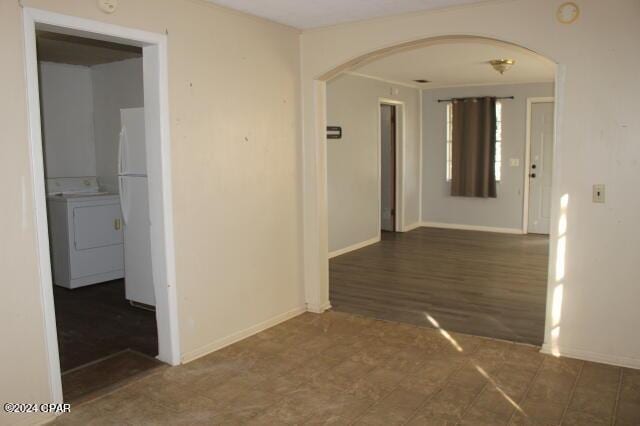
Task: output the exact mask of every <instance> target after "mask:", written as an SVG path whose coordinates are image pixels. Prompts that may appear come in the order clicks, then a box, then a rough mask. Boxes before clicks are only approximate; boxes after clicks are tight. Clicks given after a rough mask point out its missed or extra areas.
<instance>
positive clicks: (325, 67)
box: [302, 0, 640, 367]
mask: <svg viewBox="0 0 640 426" xmlns="http://www.w3.org/2000/svg"><path fill="white" fill-rule="evenodd" d="M560 3H561V2H560V1H559V0H513V1H496V2H490V3H483V4H478V5H475V6H468V7H460V8H452V9H448V10H441V11H435V12H430V13H416V14H408V15H402V16H399V17H391V18H384V19H376V20H371V21H363V22H358V23H353V24H345V25H338V26H334V27H330V28H325V29H319V30H314V31H309V32H305V33H303V35H302V58H303V62H302V90H303V108H304V114H305V115H304V127H303V128H304V145H305V149H304V153H305V157H304V170H305V188H304V197H305V205H306V206H309V207H308V208H307V210H306V211H305V216H304V219H305V224H304V226H305V249H306V250H307V253H306V254H307V256H308V257H307V258H306V263H305V268H306V271H305V274H306V276H309V277H313V276H320V275H319V274H318V272H317V271H322V270H324V268H325V266H326V260H325V259H326V244H325V245H324V246H323V244H313V243H314V242H316V241H320V242H322V238H323V237H322V236H323V235H326V223H325V222H324V218H323V216H322V215H315V216H314V215H313V214H312V212H313V211H316V212H317V211H318V210H317V208H316V207H319V208H320V209H323V208H325V209H326V205H324V204H323V197H322V195H321V194H322V193H323V192H324V191H325V186H324V184H323V182H324V179H325V178H326V176H325V173H324V169H323V164H324V161H323V156H324V154H323V151H322V148H321V147H320V145H319V142H318V140H317V139H316V132H317V127H316V126H318V127H320V125H319V124H318V123H319V121H318V118H319V114H320V113H319V112H318V111H317V110H316V108H315V102H316V99H322V97H321V96H320V95H318V93H320V92H321V90H319V89H321V88H322V87H321V86H322V85H321V84H320V85H319V84H318V83H315V82H314V79H318V78H319V77H321V76H322V75H323V74H325V73H327V72H329V71H330V70H332V69H334V68H336V67H338V66H340V65H341V64H344V63H346V62H348V61H351V60H353V59H355V58H358V57H359V56H361V55H365V54H367V53H370V52H373V51H376V50H378V49H384V48H388V47H391V46H394V45H397V44H399V43H404V42H410V41H415V40H420V39H424V38H429V37H436V36H443V35H458V34H463V35H480V36H486V37H492V38H497V39H501V40H504V41H509V42H513V43H516V44H519V45H521V46H524V47H527V48H529V49H532V50H534V51H536V52H538V53H540V54H542V55H545V56H547V57H549V58H551V59H553V60H554V61H556V62H558V63H559V64H560V69H561V70H564V71H565V72H566V73H565V74H564V76H563V77H561V80H560V84H559V85H558V86H559V87H558V90H559V92H560V100H559V103H558V105H557V106H558V113H559V119H560V121H559V123H558V126H557V132H558V139H557V142H558V144H557V150H556V157H555V158H556V160H557V161H556V168H555V171H556V174H555V177H554V178H555V192H554V193H553V205H552V217H553V222H552V223H553V225H552V235H551V240H552V241H551V271H550V280H549V292H548V294H549V297H550V298H552V297H553V295H554V293H555V294H558V292H555V289H556V286H557V285H559V284H561V285H563V289H564V290H563V292H564V297H563V298H562V301H561V302H558V304H557V305H558V306H559V307H560V309H559V311H560V313H561V315H560V318H556V319H555V321H554V319H553V318H552V317H551V310H550V309H548V310H547V312H548V321H547V331H546V343H547V345H548V346H547V348H548V349H555V350H556V351H557V352H560V353H563V354H567V355H573V356H577V357H581V358H590V359H599V360H603V361H607V362H615V363H619V364H626V365H634V366H636V367H640V339H638V336H637V330H636V328H637V327H636V324H638V323H640V310H638V309H637V306H636V305H637V301H638V300H640V286H638V284H637V283H638V282H639V281H640V269H639V268H638V267H637V258H638V253H639V252H640V225H638V221H637V215H638V211H640V198H639V197H637V196H636V195H635V194H637V192H638V180H639V177H638V176H640V143H638V134H640V121H639V120H638V99H639V98H640V81H639V80H638V78H637V74H638V69H640V50H638V40H640V25H638V22H639V20H640V2H638V1H637V0H617V1H615V2H610V1H606V2H605V1H600V0H579V1H576V3H578V4H579V6H580V7H581V9H582V13H581V15H580V18H579V20H578V21H577V22H576V23H575V24H573V25H564V24H560V23H558V22H557V21H556V19H555V16H556V8H557V7H558V5H559V4H560ZM596 183H604V184H606V188H607V189H606V190H607V202H606V204H604V205H602V204H593V203H592V202H591V189H592V184H596ZM564 194H568V198H569V203H568V207H567V209H566V212H563V211H562V210H561V207H560V198H561V197H562V196H563V195H564ZM565 213H566V217H567V231H566V234H562V235H559V233H558V221H559V219H560V217H561V214H565ZM558 241H565V242H566V255H565V256H562V257H561V258H557V254H558V252H559V251H558V250H557V249H556V247H557V244H558ZM556 265H561V266H562V265H563V266H564V274H562V273H561V271H562V268H556ZM556 269H558V277H557V278H556ZM314 284H317V285H313V286H309V292H308V294H310V295H312V296H313V297H315V298H316V299H317V300H315V301H314V303H316V304H318V305H322V304H323V301H324V300H326V299H327V298H328V285H327V280H326V274H325V275H324V276H322V278H321V279H320V280H319V281H316V283H314ZM311 287H312V288H311ZM312 290H314V291H315V293H314V291H312ZM558 300H559V299H558ZM549 305H551V303H549ZM556 312H557V311H556ZM552 329H553V330H555V331H554V336H555V337H553V336H552V334H551V331H552Z"/></svg>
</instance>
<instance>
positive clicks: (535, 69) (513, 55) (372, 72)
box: [353, 40, 555, 89]
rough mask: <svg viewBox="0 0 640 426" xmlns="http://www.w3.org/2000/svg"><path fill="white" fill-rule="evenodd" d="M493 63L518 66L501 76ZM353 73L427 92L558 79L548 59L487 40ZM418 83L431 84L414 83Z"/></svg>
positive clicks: (453, 44)
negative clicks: (510, 62) (511, 61)
mask: <svg viewBox="0 0 640 426" xmlns="http://www.w3.org/2000/svg"><path fill="white" fill-rule="evenodd" d="M491 59H514V60H515V61H516V63H515V65H513V67H512V68H511V69H510V70H508V71H507V72H505V73H504V74H502V75H501V74H499V73H498V72H496V71H495V70H494V69H493V68H492V67H491V65H489V64H488V61H490V60H491ZM353 71H354V73H355V74H363V75H366V76H370V77H374V78H378V79H382V80H388V81H392V82H398V83H403V84H409V85H412V86H416V87H421V88H425V89H427V88H438V87H451V86H467V85H484V84H518V83H533V82H552V81H554V78H555V65H554V64H553V62H551V61H549V60H548V59H546V58H544V57H542V56H540V55H537V54H535V53H533V52H531V51H529V50H526V49H523V48H520V47H516V46H512V45H509V44H504V43H497V42H491V41H484V40H465V41H449V42H446V43H440V44H434V45H431V46H427V47H423V48H420V49H414V50H409V51H404V52H400V53H396V54H394V55H390V56H387V57H384V58H382V59H378V60H376V61H374V62H371V63H368V64H365V65H363V66H361V67H359V68H357V69H355V70H353ZM417 79H425V80H429V81H430V83H426V84H419V83H416V82H414V80H417Z"/></svg>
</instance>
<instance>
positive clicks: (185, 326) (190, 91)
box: [0, 0, 304, 423]
mask: <svg viewBox="0 0 640 426" xmlns="http://www.w3.org/2000/svg"><path fill="white" fill-rule="evenodd" d="M23 3H24V4H25V5H27V6H30V7H35V8H41V9H46V10H50V11H54V12H59V13H63V14H68V15H75V16H79V17H83V18H89V19H95V20H100V21H105V22H110V23H114V24H118V25H122V26H127V27H131V28H138V29H142V30H146V31H153V32H158V33H164V32H165V30H167V31H168V34H169V38H168V40H169V45H168V49H169V51H168V53H169V103H170V117H171V123H170V125H171V143H172V151H171V155H172V161H173V163H172V165H173V170H172V172H173V182H172V184H173V200H174V206H173V212H174V218H175V219H174V220H175V239H176V269H177V292H178V298H179V305H178V310H179V315H180V319H179V325H180V332H181V342H180V347H181V349H182V354H183V357H187V358H190V357H193V356H196V355H197V354H199V353H201V352H202V351H206V350H208V348H211V347H213V346H208V345H215V344H216V343H220V342H222V341H223V340H222V339H225V338H228V337H229V336H232V335H234V334H235V333H238V332H241V331H242V330H246V329H247V328H249V327H252V326H255V325H256V324H259V323H261V322H263V321H266V320H269V319H272V318H274V317H276V316H278V315H281V314H283V313H286V312H290V311H292V310H294V309H297V308H300V307H302V306H303V305H304V303H303V302H304V296H303V287H302V282H301V264H302V258H301V246H300V244H301V240H300V226H301V225H300V206H301V202H300V197H299V194H300V187H299V183H298V182H300V180H301V176H300V164H299V163H300V162H299V158H300V155H301V154H300V143H299V121H300V120H299V111H300V104H299V89H298V88H299V75H298V73H299V51H298V50H299V38H298V32H297V31H296V30H293V29H291V28H288V27H284V26H281V25H277V24H273V23H269V22H266V21H263V20H259V19H256V18H252V17H248V16H245V15H241V14H238V13H234V12H229V11H226V10H224V9H220V8H218V7H215V6H212V5H209V4H207V3H206V2H204V1H191V0H182V1H180V0H171V1H162V2H158V1H155V0H128V1H126V2H120V7H119V9H118V11H117V12H116V13H114V14H113V15H105V14H103V13H101V12H99V11H98V9H97V7H96V3H95V2H94V1H84V0H83V1H77V0H76V1H74V0H25V1H23ZM0 52H2V53H3V59H4V64H3V67H2V71H0V73H1V76H2V78H0V93H2V97H1V98H0V117H2V118H1V120H2V121H1V122H0V124H1V125H2V129H3V131H2V157H1V160H0V162H1V164H2V166H1V167H0V178H1V179H2V185H0V187H1V188H2V190H1V191H2V192H1V195H2V204H3V206H5V207H4V208H3V209H1V211H0V220H1V222H2V223H3V225H4V230H3V233H2V239H1V240H2V256H1V257H0V270H1V271H2V284H3V285H2V290H3V293H2V297H1V298H0V323H2V324H5V326H4V327H2V329H3V331H2V355H1V359H0V361H1V362H0V377H1V378H2V380H1V382H2V384H1V385H0V400H2V401H25V402H27V401H48V400H49V397H50V395H49V388H48V384H47V374H46V359H45V348H44V343H43V342H44V340H43V318H42V315H41V311H40V297H39V287H38V273H37V270H36V263H37V262H36V256H35V253H36V249H35V247H36V239H35V233H34V217H33V203H32V198H31V197H32V195H31V194H32V182H31V178H30V171H29V154H28V144H27V118H26V117H27V116H26V114H27V112H26V100H25V91H26V89H25V78H24V67H23V63H24V57H23V55H24V52H23V36H22V14H21V9H20V7H19V6H18V2H17V1H9V0H2V1H1V2H0ZM9 325H10V326H9ZM32 420H33V418H32ZM6 421H8V419H6V417H3V418H0V423H1V422H6Z"/></svg>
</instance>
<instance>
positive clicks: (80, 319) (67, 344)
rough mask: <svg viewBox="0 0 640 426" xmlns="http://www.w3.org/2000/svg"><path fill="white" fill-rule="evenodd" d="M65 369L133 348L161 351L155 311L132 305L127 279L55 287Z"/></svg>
mask: <svg viewBox="0 0 640 426" xmlns="http://www.w3.org/2000/svg"><path fill="white" fill-rule="evenodd" d="M53 296H54V302H55V309H56V326H57V330H58V347H59V351H60V366H61V369H62V371H63V372H64V371H68V370H71V369H73V368H77V367H79V366H81V365H84V364H87V363H89V362H93V361H96V360H98V359H101V358H104V357H106V356H109V355H113V354H115V353H118V352H121V351H123V350H125V349H132V350H135V351H138V352H141V353H143V354H145V355H148V356H150V357H155V356H156V355H157V354H158V332H157V327H156V315H155V313H154V312H150V311H146V310H143V309H139V308H134V307H132V306H131V305H130V304H129V302H128V301H127V300H126V299H125V295H124V281H123V280H115V281H109V282H106V283H102V284H96V285H90V286H86V287H81V288H78V289H75V290H68V289H65V288H63V287H59V286H53Z"/></svg>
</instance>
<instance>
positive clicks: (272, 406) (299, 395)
mask: <svg viewBox="0 0 640 426" xmlns="http://www.w3.org/2000/svg"><path fill="white" fill-rule="evenodd" d="M56 424H61V425H64V424H82V425H87V424H96V425H98V424H118V425H121V424H140V425H142V424H171V425H194V424H230V425H233V424H247V425H276V424H358V425H396V424H397V425H400V424H409V425H454V424H463V425H492V426H494V425H503V424H511V425H558V424H563V425H589V426H595V425H611V424H615V425H638V424H640V371H637V370H630V369H624V368H617V367H611V366H607V365H602V364H595V363H589V362H582V361H577V360H572V359H558V358H555V357H552V356H546V355H542V354H540V353H539V352H538V348H536V347H533V346H526V345H518V344H513V343H508V342H504V341H498V340H490V339H485V338H479V337H473V336H468V335H460V334H456V333H451V334H450V335H449V334H448V333H446V332H441V331H439V330H437V329H430V328H420V327H416V326H413V325H408V324H400V323H392V322H384V321H379V320H374V319H369V318H364V317H359V316H354V315H350V314H345V313H338V312H327V313H325V314H322V315H316V314H304V315H301V316H299V317H297V318H294V319H292V320H290V321H287V322H285V323H283V324H281V325H279V326H277V327H274V328H271V329H269V330H266V331H264V332H262V333H260V334H258V335H255V336H253V337H250V338H248V339H246V340H243V341H242V342H239V343H237V344H235V345H232V346H229V347H227V348H225V349H223V350H220V351H218V352H215V353H213V354H211V355H208V356H206V357H203V358H201V359H198V360H196V361H193V362H191V363H189V364H186V365H183V366H180V367H172V368H169V367H167V368H163V369H161V370H159V371H158V372H156V373H155V374H153V375H151V376H149V377H146V378H144V379H141V380H139V381H137V382H135V383H132V384H130V385H128V386H126V387H123V388H121V389H119V390H117V391H115V392H113V393H110V394H108V395H106V396H104V397H102V398H100V399H97V400H94V401H92V402H88V403H85V404H83V405H81V406H76V407H72V413H71V414H66V415H63V416H61V417H59V418H58V419H57V421H56Z"/></svg>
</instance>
